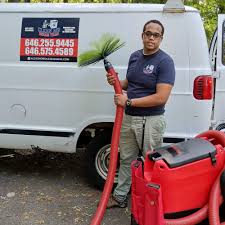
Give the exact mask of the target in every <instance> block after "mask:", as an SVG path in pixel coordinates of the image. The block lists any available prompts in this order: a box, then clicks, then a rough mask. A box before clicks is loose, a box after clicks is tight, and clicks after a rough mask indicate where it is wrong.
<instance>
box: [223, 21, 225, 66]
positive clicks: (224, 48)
mask: <svg viewBox="0 0 225 225" xmlns="http://www.w3.org/2000/svg"><path fill="white" fill-rule="evenodd" d="M222 31H223V39H222V40H223V43H222V48H223V49H222V54H223V55H222V63H223V65H225V21H224V22H223V29H222Z"/></svg>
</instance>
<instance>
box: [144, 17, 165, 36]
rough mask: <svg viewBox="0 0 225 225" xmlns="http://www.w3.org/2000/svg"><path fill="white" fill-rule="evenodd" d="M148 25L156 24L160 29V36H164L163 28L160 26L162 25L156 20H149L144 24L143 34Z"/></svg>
mask: <svg viewBox="0 0 225 225" xmlns="http://www.w3.org/2000/svg"><path fill="white" fill-rule="evenodd" d="M149 23H156V24H158V25H159V26H160V27H161V28H162V36H163V34H164V26H163V25H162V23H161V22H160V21H158V20H149V21H148V22H146V23H145V25H144V27H143V32H145V29H146V26H147V25H148V24H149Z"/></svg>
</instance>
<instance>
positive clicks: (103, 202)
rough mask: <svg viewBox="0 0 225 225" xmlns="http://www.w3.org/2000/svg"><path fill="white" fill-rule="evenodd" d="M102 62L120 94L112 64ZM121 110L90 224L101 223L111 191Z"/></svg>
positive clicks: (118, 111) (121, 116)
mask: <svg viewBox="0 0 225 225" xmlns="http://www.w3.org/2000/svg"><path fill="white" fill-rule="evenodd" d="M104 64H105V69H106V71H107V72H108V73H110V74H112V75H113V76H114V77H115V83H114V85H113V87H114V91H115V93H116V94H122V93H123V92H122V88H121V85H120V81H119V79H118V76H117V74H116V72H115V70H114V69H113V67H112V65H111V64H110V63H109V62H108V61H107V60H104ZM123 111H124V109H123V107H121V106H117V107H116V117H115V121H114V126H113V132H112V139H111V151H110V162H109V171H108V175H107V179H106V183H105V186H104V190H103V193H102V196H101V199H100V202H99V205H98V208H97V210H96V212H95V215H94V217H93V218H92V221H91V225H99V224H101V221H102V219H103V216H104V213H105V209H106V205H107V203H108V200H109V196H110V194H111V191H112V187H113V183H114V177H115V173H116V167H117V158H118V147H119V139H120V129H121V125H122V120H123Z"/></svg>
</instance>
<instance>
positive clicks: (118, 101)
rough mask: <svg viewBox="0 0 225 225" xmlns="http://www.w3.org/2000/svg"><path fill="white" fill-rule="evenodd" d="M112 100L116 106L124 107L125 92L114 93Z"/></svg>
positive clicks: (125, 100)
mask: <svg viewBox="0 0 225 225" xmlns="http://www.w3.org/2000/svg"><path fill="white" fill-rule="evenodd" d="M114 102H115V104H116V105H117V106H122V107H124V108H125V107H126V102H127V94H126V93H124V94H116V95H114Z"/></svg>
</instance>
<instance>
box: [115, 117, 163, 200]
mask: <svg viewBox="0 0 225 225" xmlns="http://www.w3.org/2000/svg"><path fill="white" fill-rule="evenodd" d="M144 119H145V131H144V143H143V155H144V156H145V154H146V152H147V151H148V150H152V149H154V148H156V147H160V146H161V145H162V141H163V134H164V131H165V128H166V123H165V118H164V115H159V116H146V117H142V116H130V115H126V114H124V118H123V123H122V128H121V133H120V148H119V149H120V169H119V177H118V185H117V187H116V188H115V190H114V193H113V195H114V196H116V198H117V199H118V198H120V197H122V198H123V196H124V197H126V196H127V194H128V192H129V190H130V185H131V162H132V161H133V160H135V159H137V156H138V153H139V149H141V147H142V132H143V120H144ZM120 200H121V201H123V199H120Z"/></svg>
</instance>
